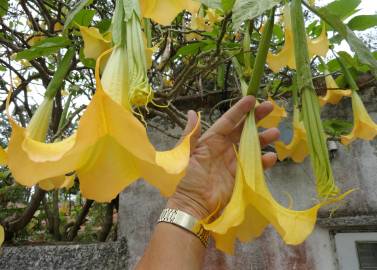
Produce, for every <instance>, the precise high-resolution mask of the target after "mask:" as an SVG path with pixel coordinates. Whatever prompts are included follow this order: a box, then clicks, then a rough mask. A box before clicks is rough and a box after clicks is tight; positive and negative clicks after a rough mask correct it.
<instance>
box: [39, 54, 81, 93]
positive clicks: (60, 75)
mask: <svg viewBox="0 0 377 270" xmlns="http://www.w3.org/2000/svg"><path fill="white" fill-rule="evenodd" d="M74 57H75V49H74V48H70V49H68V51H67V52H66V53H65V55H64V57H63V59H62V60H61V61H60V62H59V64H58V67H57V70H56V72H55V74H54V76H53V77H52V79H51V81H50V83H49V84H48V86H47V89H46V93H45V97H47V98H54V96H55V95H56V92H57V91H59V90H60V88H61V87H62V85H63V83H64V79H65V77H66V76H67V74H68V73H69V71H70V68H71V64H72V60H73V58H74Z"/></svg>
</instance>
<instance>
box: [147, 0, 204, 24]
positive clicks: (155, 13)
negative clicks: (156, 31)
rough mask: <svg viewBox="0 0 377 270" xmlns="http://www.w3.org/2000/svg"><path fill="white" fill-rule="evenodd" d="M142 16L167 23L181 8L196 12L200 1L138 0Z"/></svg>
mask: <svg viewBox="0 0 377 270" xmlns="http://www.w3.org/2000/svg"><path fill="white" fill-rule="evenodd" d="M140 7H141V13H142V16H143V17H145V18H150V19H152V20H154V21H156V22H157V23H159V24H162V25H169V24H170V23H171V22H172V21H173V19H174V18H175V17H176V16H177V15H178V14H179V13H180V12H182V11H183V10H187V11H189V12H190V13H191V14H196V13H197V12H198V10H199V8H200V3H199V2H197V1H193V0H140Z"/></svg>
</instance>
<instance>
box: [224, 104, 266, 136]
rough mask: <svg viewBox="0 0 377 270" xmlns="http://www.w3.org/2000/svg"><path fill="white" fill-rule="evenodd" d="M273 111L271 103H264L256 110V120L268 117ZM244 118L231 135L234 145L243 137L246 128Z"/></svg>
mask: <svg viewBox="0 0 377 270" xmlns="http://www.w3.org/2000/svg"><path fill="white" fill-rule="evenodd" d="M272 110H273V106H272V104H271V102H268V101H266V102H263V103H262V104H260V105H259V106H257V107H256V108H255V120H256V121H257V122H258V121H259V120H261V119H263V118H264V117H266V116H267V115H268V114H269V113H270V112H271V111H272ZM243 120H244V117H243V118H242V119H241V121H240V122H239V123H238V124H237V126H236V127H235V128H234V129H233V130H232V132H231V133H230V134H229V138H230V140H231V141H232V142H233V143H238V142H239V140H240V137H241V133H242V130H243V126H244V122H243Z"/></svg>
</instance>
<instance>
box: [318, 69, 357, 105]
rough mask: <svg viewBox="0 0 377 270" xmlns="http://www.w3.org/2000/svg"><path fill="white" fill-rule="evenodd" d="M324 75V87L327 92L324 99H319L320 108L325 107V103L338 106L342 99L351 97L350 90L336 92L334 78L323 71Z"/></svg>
mask: <svg viewBox="0 0 377 270" xmlns="http://www.w3.org/2000/svg"><path fill="white" fill-rule="evenodd" d="M325 75H326V78H325V80H326V87H327V89H328V90H327V92H326V95H325V96H324V97H319V103H320V104H321V106H323V105H325V104H326V103H330V104H333V105H335V104H338V103H339V101H340V100H341V99H342V98H343V97H350V96H351V95H352V90H350V89H347V90H340V89H339V90H336V89H338V88H339V86H338V85H337V83H336V82H335V80H334V78H333V77H332V76H331V75H330V74H329V72H328V71H325Z"/></svg>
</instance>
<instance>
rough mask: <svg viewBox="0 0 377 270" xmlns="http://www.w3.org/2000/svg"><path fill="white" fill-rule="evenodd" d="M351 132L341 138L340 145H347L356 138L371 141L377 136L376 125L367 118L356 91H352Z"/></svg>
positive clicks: (367, 115)
mask: <svg viewBox="0 0 377 270" xmlns="http://www.w3.org/2000/svg"><path fill="white" fill-rule="evenodd" d="M352 110H353V130H352V132H351V133H350V134H348V135H346V136H342V137H341V142H342V144H345V145H348V144H350V143H351V142H353V141H354V140H356V139H357V138H360V139H363V140H368V141H370V140H373V139H374V137H375V136H376V135H377V124H376V123H375V122H374V121H373V120H372V118H371V117H370V116H369V114H368V112H367V110H366V109H365V107H364V104H363V101H362V100H361V98H360V96H359V95H358V94H357V92H356V91H352Z"/></svg>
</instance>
